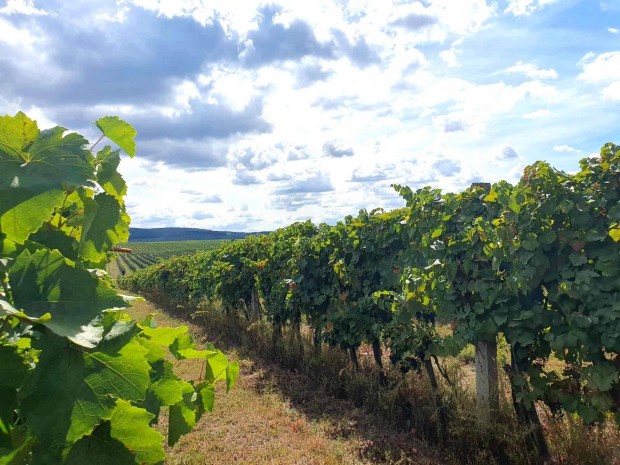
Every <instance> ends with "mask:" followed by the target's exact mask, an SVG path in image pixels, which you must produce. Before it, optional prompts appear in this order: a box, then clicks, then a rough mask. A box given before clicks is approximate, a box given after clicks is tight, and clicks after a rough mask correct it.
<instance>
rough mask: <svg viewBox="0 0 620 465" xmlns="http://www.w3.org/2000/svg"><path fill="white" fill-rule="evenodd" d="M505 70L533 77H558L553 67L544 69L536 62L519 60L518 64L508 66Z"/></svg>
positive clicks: (509, 72)
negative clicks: (535, 63)
mask: <svg viewBox="0 0 620 465" xmlns="http://www.w3.org/2000/svg"><path fill="white" fill-rule="evenodd" d="M504 72H505V73H508V74H514V73H522V74H524V75H525V76H527V77H529V78H533V79H556V78H557V77H558V73H557V71H556V70H554V69H552V68H548V69H542V68H539V67H538V66H536V65H534V64H531V63H524V62H522V61H517V64H515V65H514V66H511V67H510V68H507V69H506V70H504Z"/></svg>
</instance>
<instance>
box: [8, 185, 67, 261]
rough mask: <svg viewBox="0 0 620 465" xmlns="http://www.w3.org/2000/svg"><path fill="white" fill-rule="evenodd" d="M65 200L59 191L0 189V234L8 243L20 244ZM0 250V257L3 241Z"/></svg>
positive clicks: (62, 193)
mask: <svg viewBox="0 0 620 465" xmlns="http://www.w3.org/2000/svg"><path fill="white" fill-rule="evenodd" d="M64 198H65V194H64V192H63V191H62V190H60V189H28V188H12V187H9V188H6V189H0V232H1V233H2V234H3V235H4V236H5V238H6V239H8V240H9V241H12V242H16V243H18V244H23V243H24V242H25V241H26V240H27V239H28V237H29V236H30V234H32V233H34V232H35V231H37V230H38V229H39V228H40V227H41V226H42V225H43V223H45V221H47V220H48V219H49V218H50V217H51V216H52V213H53V212H54V210H55V209H56V208H59V207H60V206H61V205H62V202H63V200H64ZM6 245H7V246H8V245H9V244H8V243H7V244H6ZM0 246H1V247H2V249H0V253H5V250H4V249H5V248H7V247H6V246H5V244H4V241H2V243H0Z"/></svg>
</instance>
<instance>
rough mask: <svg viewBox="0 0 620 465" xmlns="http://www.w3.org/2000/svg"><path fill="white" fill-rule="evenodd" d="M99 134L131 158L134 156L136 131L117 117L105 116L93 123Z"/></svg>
mask: <svg viewBox="0 0 620 465" xmlns="http://www.w3.org/2000/svg"><path fill="white" fill-rule="evenodd" d="M95 124H96V125H97V127H98V128H99V129H101V132H103V134H104V135H105V136H106V137H107V138H108V139H110V140H111V141H112V142H114V143H115V144H116V145H118V146H119V147H120V148H122V149H123V150H124V151H125V152H127V153H128V154H129V156H130V157H133V156H134V155H135V154H136V142H135V141H134V139H135V137H136V135H137V134H138V133H137V131H136V130H135V129H134V128H133V126H132V125H131V124H129V123H126V122H125V121H123V120H121V119H120V118H119V117H118V116H105V117H103V118H99V119H98V120H97V121H95Z"/></svg>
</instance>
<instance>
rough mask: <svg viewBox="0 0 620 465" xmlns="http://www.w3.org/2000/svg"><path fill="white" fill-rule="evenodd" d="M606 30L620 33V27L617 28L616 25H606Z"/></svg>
mask: <svg viewBox="0 0 620 465" xmlns="http://www.w3.org/2000/svg"><path fill="white" fill-rule="evenodd" d="M607 32H609V33H611V34H618V33H620V29H618V28H616V27H608V28H607Z"/></svg>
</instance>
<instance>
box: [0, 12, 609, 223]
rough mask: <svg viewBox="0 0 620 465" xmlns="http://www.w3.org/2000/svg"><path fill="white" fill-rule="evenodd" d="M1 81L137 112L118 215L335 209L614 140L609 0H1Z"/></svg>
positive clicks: (2, 95) (90, 105) (33, 102)
mask: <svg viewBox="0 0 620 465" xmlns="http://www.w3.org/2000/svg"><path fill="white" fill-rule="evenodd" d="M0 83H1V85H0V113H1V114H6V113H9V114H14V113H15V112H17V111H19V110H21V111H24V112H26V113H27V114H29V115H30V116H31V117H34V118H36V119H37V120H38V121H39V122H40V126H42V127H48V126H52V125H61V126H64V127H67V128H70V129H74V130H78V131H80V132H82V133H84V134H85V135H87V136H89V137H91V138H92V137H95V136H96V133H95V131H94V130H93V129H92V126H91V122H92V121H94V120H96V119H97V118H99V117H101V116H104V115H118V116H120V117H121V118H123V119H125V120H126V121H128V122H130V123H132V124H133V125H134V126H135V127H136V129H137V130H138V154H137V156H136V158H134V159H132V160H129V159H124V160H123V162H122V164H121V170H122V172H123V174H124V175H125V177H126V179H127V181H128V185H129V194H128V207H129V213H130V214H131V216H132V219H133V225H134V226H141V227H160V226H188V227H201V228H208V229H218V230H222V229H225V230H238V231H256V230H268V229H273V228H276V227H280V226H284V225H287V224H289V223H292V222H293V221H298V220H305V219H308V218H310V219H312V220H313V221H316V222H321V221H327V222H330V223H333V222H335V221H336V220H338V219H341V218H343V217H344V216H345V215H348V214H356V213H357V211H358V210H359V209H361V208H368V209H372V208H375V207H383V208H386V209H391V208H395V207H398V206H401V205H402V201H401V200H400V199H399V198H398V196H397V195H396V194H395V193H394V192H393V190H392V188H391V187H390V185H391V184H393V183H397V184H407V185H409V186H411V187H412V188H417V187H423V186H425V185H432V186H434V187H441V188H443V189H446V190H452V191H454V190H460V189H463V188H464V187H466V186H468V185H469V184H470V183H471V182H474V181H491V182H493V181H497V180H500V179H507V180H509V181H514V180H516V179H518V177H519V175H520V173H521V172H522V170H523V168H524V167H525V166H526V165H528V164H530V163H533V162H534V161H536V160H541V159H542V160H547V161H549V162H550V163H551V164H552V165H554V166H556V167H558V168H560V169H563V170H566V171H571V170H575V169H576V168H577V166H578V161H579V159H580V158H583V157H585V156H588V155H590V154H592V153H596V152H597V151H598V150H599V148H600V146H601V145H603V144H604V143H605V142H608V141H615V142H620V137H619V136H620V110H619V108H620V0H600V1H599V0H508V1H507V0H501V1H487V0H459V1H456V0H421V1H397V0H394V1H388V0H351V1H345V0H313V1H312V2H308V1H303V0H281V1H274V2H264V1H260V0H243V1H234V0H210V1H198V0H179V1H175V2H170V1H168V2H166V1H158V0H118V1H105V0H99V1H77V2H66V1H59V0H49V1H36V0H9V1H8V2H7V1H3V0H0Z"/></svg>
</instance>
